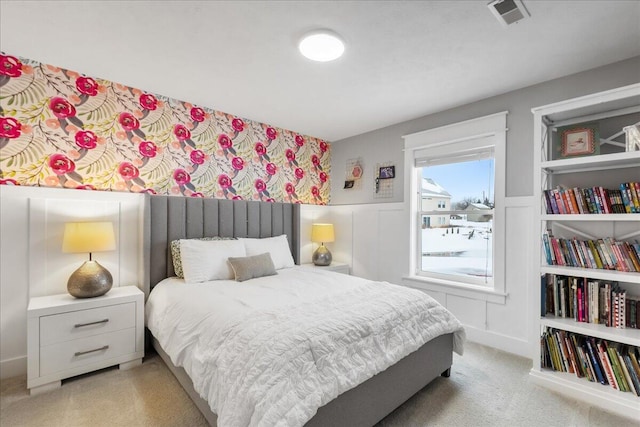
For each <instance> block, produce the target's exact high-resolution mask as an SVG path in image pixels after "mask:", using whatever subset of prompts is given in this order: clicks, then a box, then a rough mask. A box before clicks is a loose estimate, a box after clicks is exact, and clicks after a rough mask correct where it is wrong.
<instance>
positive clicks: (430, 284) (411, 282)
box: [402, 275, 508, 305]
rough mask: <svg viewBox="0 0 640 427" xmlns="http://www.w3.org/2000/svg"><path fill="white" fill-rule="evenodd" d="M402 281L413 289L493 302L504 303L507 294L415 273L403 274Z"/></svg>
mask: <svg viewBox="0 0 640 427" xmlns="http://www.w3.org/2000/svg"><path fill="white" fill-rule="evenodd" d="M402 281H403V284H404V285H405V286H409V287H412V288H415V289H421V290H426V291H436V292H443V293H446V294H450V295H456V296H461V297H465V298H471V299H476V300H482V301H487V302H491V303H494V304H502V305H504V304H506V303H507V297H508V294H505V293H503V292H498V291H496V290H494V289H492V288H488V287H483V286H476V285H470V284H466V283H461V282H455V281H452V280H443V279H435V278H432V277H424V276H415V275H412V276H403V277H402Z"/></svg>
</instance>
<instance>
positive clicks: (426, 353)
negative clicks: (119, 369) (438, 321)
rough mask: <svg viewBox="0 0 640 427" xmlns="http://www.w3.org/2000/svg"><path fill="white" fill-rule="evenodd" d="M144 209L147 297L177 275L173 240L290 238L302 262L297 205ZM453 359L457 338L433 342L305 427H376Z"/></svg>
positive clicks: (171, 200)
mask: <svg viewBox="0 0 640 427" xmlns="http://www.w3.org/2000/svg"><path fill="white" fill-rule="evenodd" d="M144 209H145V211H144V217H145V226H144V241H145V251H144V254H145V260H144V263H145V266H146V268H145V289H144V290H145V294H146V295H147V296H148V295H149V292H150V291H151V289H152V288H153V286H154V285H155V284H157V283H158V282H160V281H161V280H162V279H164V278H166V277H170V276H173V275H174V272H173V263H172V262H171V254H170V250H169V244H170V242H171V241H172V240H175V239H180V238H197V237H205V236H225V237H270V236H279V235H281V234H286V235H287V237H288V240H289V244H290V247H291V252H292V254H293V257H294V260H295V262H296V264H299V260H300V235H299V234H300V228H299V224H300V206H299V205H296V204H282V203H264V202H248V201H230V200H217V199H198V198H185V197H172V196H147V197H146V200H145V208H144ZM148 336H149V337H151V342H152V344H153V347H154V348H155V350H156V351H157V352H158V354H159V355H160V357H161V358H162V360H163V361H164V362H165V363H166V365H167V367H168V368H169V370H170V371H171V372H172V373H173V374H174V376H175V377H176V379H177V380H178V382H179V383H180V385H181V386H182V387H183V388H184V390H185V391H186V392H187V394H188V395H189V397H190V398H191V400H193V402H194V403H195V405H196V407H197V408H198V409H199V410H200V412H202V414H203V415H204V417H205V418H206V419H207V421H208V422H209V424H210V425H212V426H216V425H217V422H216V421H217V416H216V414H214V413H213V412H212V411H211V409H210V407H209V404H208V403H207V402H206V401H205V400H204V399H202V398H201V397H200V396H199V395H198V393H197V392H196V391H195V390H194V388H193V383H192V381H191V378H189V376H188V375H187V373H186V372H185V370H184V369H182V368H180V367H176V366H174V365H173V363H172V362H171V359H170V357H169V356H168V355H167V353H166V352H165V351H164V350H163V349H162V347H161V346H160V344H159V343H158V341H157V340H156V339H155V337H153V336H152V335H151V334H150V333H149V334H148ZM452 359H453V334H446V335H442V336H439V337H437V338H434V339H433V340H431V341H429V342H427V343H426V344H424V345H423V346H422V347H420V348H419V349H418V350H417V351H415V352H413V353H411V354H409V355H408V356H406V357H405V358H403V359H402V360H400V361H399V362H398V363H396V364H395V365H393V366H390V367H389V368H387V369H386V370H385V371H383V372H380V373H378V374H377V375H375V376H373V377H372V378H370V379H369V380H367V381H365V382H364V383H362V384H360V385H358V386H357V387H355V388H353V389H351V390H349V391H347V392H345V393H343V394H341V395H340V396H338V397H337V398H336V399H334V400H332V401H331V402H329V403H328V404H326V405H325V406H323V407H321V408H319V409H318V412H317V413H316V415H315V416H314V417H313V418H312V419H311V420H309V422H308V423H307V424H306V426H308V427H319V426H332V427H334V426H335V427H337V426H345V427H346V426H349V427H356V426H363V427H369V426H372V425H374V424H375V423H377V422H378V421H380V420H381V419H383V418H384V417H385V416H386V415H388V414H389V413H391V412H392V411H393V410H394V409H396V408H397V407H398V406H400V405H401V404H402V403H403V402H405V401H406V400H407V399H409V398H410V397H411V396H413V395H414V394H415V393H417V392H418V391H419V390H420V389H422V388H423V387H424V386H425V385H427V384H429V383H430V382H431V381H433V380H434V379H435V378H437V377H438V376H440V375H443V376H448V375H449V372H450V368H451V363H452Z"/></svg>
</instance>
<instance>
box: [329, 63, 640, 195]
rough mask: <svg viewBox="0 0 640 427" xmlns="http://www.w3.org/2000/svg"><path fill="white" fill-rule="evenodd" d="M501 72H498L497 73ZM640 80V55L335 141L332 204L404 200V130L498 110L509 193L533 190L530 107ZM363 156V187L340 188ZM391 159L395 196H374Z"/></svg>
mask: <svg viewBox="0 0 640 427" xmlns="http://www.w3.org/2000/svg"><path fill="white" fill-rule="evenodd" d="M497 77H499V76H497ZM638 82H640V56H637V57H634V58H631V59H627V60H625V61H620V62H616V63H613V64H609V65H606V66H604V67H599V68H595V69H592V70H588V71H583V72H581V73H577V74H573V75H570V76H566V77H562V78H559V79H555V80H550V81H548V82H544V83H540V84H537V85H534V86H529V87H526V88H524V89H519V90H516V91H513V92H508V93H505V94H502V95H498V96H494V97H492V98H487V99H483V100H481V101H477V102H473V103H471V104H466V105H463V106H460V107H457V108H453V109H450V110H446V111H442V112H439V113H435V114H430V115H427V116H424V117H420V118H418V119H414V120H410V121H407V122H403V123H398V124H396V125H393V126H388V127H386V128H382V129H378V130H375V131H372V132H368V133H365V134H361V135H357V136H353V137H350V138H346V139H343V140H340V141H334V142H333V144H332V146H331V157H332V160H331V163H332V165H331V170H332V172H333V173H332V188H331V204H332V205H346V204H360V203H384V202H401V201H403V198H404V153H403V152H402V148H403V143H404V141H403V139H402V135H407V134H410V133H414V132H419V131H422V130H426V129H431V128H435V127H439V126H444V125H448V124H451V123H457V122H460V121H464V120H469V119H473V118H476V117H481V116H485V115H488V114H492V113H497V112H500V111H505V110H508V111H509V115H508V116H507V126H508V128H509V132H508V133H507V188H506V195H507V197H515V196H531V195H533V151H532V150H533V114H532V113H531V109H532V108H534V107H539V106H541V105H546V104H551V103H554V102H558V101H562V100H565V99H569V98H575V97H578V96H582V95H587V94H590V93H595V92H601V91H604V90H608V89H613V88H616V87H620V86H626V85H629V84H633V83H638ZM358 157H360V158H362V160H363V164H364V174H363V178H362V179H363V180H364V182H363V183H362V188H361V189H351V190H345V189H343V188H342V187H343V186H342V181H343V180H344V178H343V177H344V171H345V166H346V162H347V160H349V159H352V158H358ZM389 161H390V162H393V163H395V165H396V176H397V178H395V179H394V183H393V185H394V189H393V197H392V198H384V199H380V198H374V190H373V188H374V184H373V180H374V177H375V174H374V168H375V165H376V164H377V163H385V162H389Z"/></svg>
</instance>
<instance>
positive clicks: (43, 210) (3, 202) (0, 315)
mask: <svg viewBox="0 0 640 427" xmlns="http://www.w3.org/2000/svg"><path fill="white" fill-rule="evenodd" d="M143 200H144V197H143V196H142V195H140V194H130V193H112V192H94V191H80V190H64V189H54V188H39V187H12V186H5V185H3V186H0V213H1V216H0V227H1V228H0V232H1V234H2V239H0V377H1V378H8V377H12V376H16V375H21V374H24V373H25V372H26V354H27V341H26V334H27V331H26V324H27V323H26V322H27V320H26V310H27V305H28V302H29V298H30V297H34V296H42V295H52V294H59V293H65V292H66V283H67V279H68V277H69V276H70V275H71V273H72V272H73V271H74V270H75V269H76V268H78V267H79V266H80V265H81V264H82V263H83V262H84V261H85V260H87V259H88V254H64V253H62V250H61V248H62V235H63V230H64V223H65V222H69V221H82V220H85V221H93V220H100V221H103V220H104V221H112V222H113V225H114V230H115V233H116V250H115V251H111V252H101V253H95V254H94V259H95V260H97V261H99V262H100V263H101V264H102V265H104V266H105V267H106V268H107V269H108V270H109V271H110V272H111V274H112V275H113V282H114V284H113V286H114V287H118V286H124V285H137V286H141V284H142V277H143V275H142V268H143V264H142V235H141V233H142V228H141V227H140V224H141V223H142V206H143Z"/></svg>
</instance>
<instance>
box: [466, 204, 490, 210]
mask: <svg viewBox="0 0 640 427" xmlns="http://www.w3.org/2000/svg"><path fill="white" fill-rule="evenodd" d="M471 208H473V209H474V210H490V209H491V208H490V207H489V206H487V205H485V204H482V203H469V206H467V209H466V210H471Z"/></svg>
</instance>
